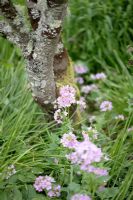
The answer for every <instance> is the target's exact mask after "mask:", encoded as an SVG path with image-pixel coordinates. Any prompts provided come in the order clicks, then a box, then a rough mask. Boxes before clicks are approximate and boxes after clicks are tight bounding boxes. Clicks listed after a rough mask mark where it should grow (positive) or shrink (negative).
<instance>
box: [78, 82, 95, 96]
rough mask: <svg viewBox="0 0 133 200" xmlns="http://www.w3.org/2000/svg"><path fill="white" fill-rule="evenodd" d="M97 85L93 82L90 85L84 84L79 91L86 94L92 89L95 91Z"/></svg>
mask: <svg viewBox="0 0 133 200" xmlns="http://www.w3.org/2000/svg"><path fill="white" fill-rule="evenodd" d="M97 89H98V88H97V86H96V85H95V84H91V85H85V86H82V88H81V92H83V93H85V94H88V93H90V92H92V91H95V90H97Z"/></svg>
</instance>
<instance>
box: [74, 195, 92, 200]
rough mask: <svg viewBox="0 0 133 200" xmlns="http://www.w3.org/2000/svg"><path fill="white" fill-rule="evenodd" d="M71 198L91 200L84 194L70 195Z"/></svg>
mask: <svg viewBox="0 0 133 200" xmlns="http://www.w3.org/2000/svg"><path fill="white" fill-rule="evenodd" d="M71 200H91V198H90V197H89V196H87V195H85V194H75V195H73V196H72V197H71Z"/></svg>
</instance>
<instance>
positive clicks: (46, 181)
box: [34, 176, 55, 192]
mask: <svg viewBox="0 0 133 200" xmlns="http://www.w3.org/2000/svg"><path fill="white" fill-rule="evenodd" d="M54 182H55V180H54V178H52V177H50V176H39V177H37V178H36V180H35V183H34V188H35V189H36V191H38V192H42V191H43V190H50V189H52V183H54Z"/></svg>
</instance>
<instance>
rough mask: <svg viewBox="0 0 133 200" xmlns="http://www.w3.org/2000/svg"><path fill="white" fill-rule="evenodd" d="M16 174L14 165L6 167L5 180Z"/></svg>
mask: <svg viewBox="0 0 133 200" xmlns="http://www.w3.org/2000/svg"><path fill="white" fill-rule="evenodd" d="M14 174H16V169H15V166H14V165H10V166H8V168H7V175H6V179H9V178H10V176H12V175H14Z"/></svg>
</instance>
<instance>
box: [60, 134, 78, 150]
mask: <svg viewBox="0 0 133 200" xmlns="http://www.w3.org/2000/svg"><path fill="white" fill-rule="evenodd" d="M60 142H61V144H62V145H63V146H64V147H68V148H73V147H75V146H76V145H77V138H76V136H75V135H74V134H73V133H72V132H70V133H65V134H64V135H63V137H62V139H61V141H60Z"/></svg>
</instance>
